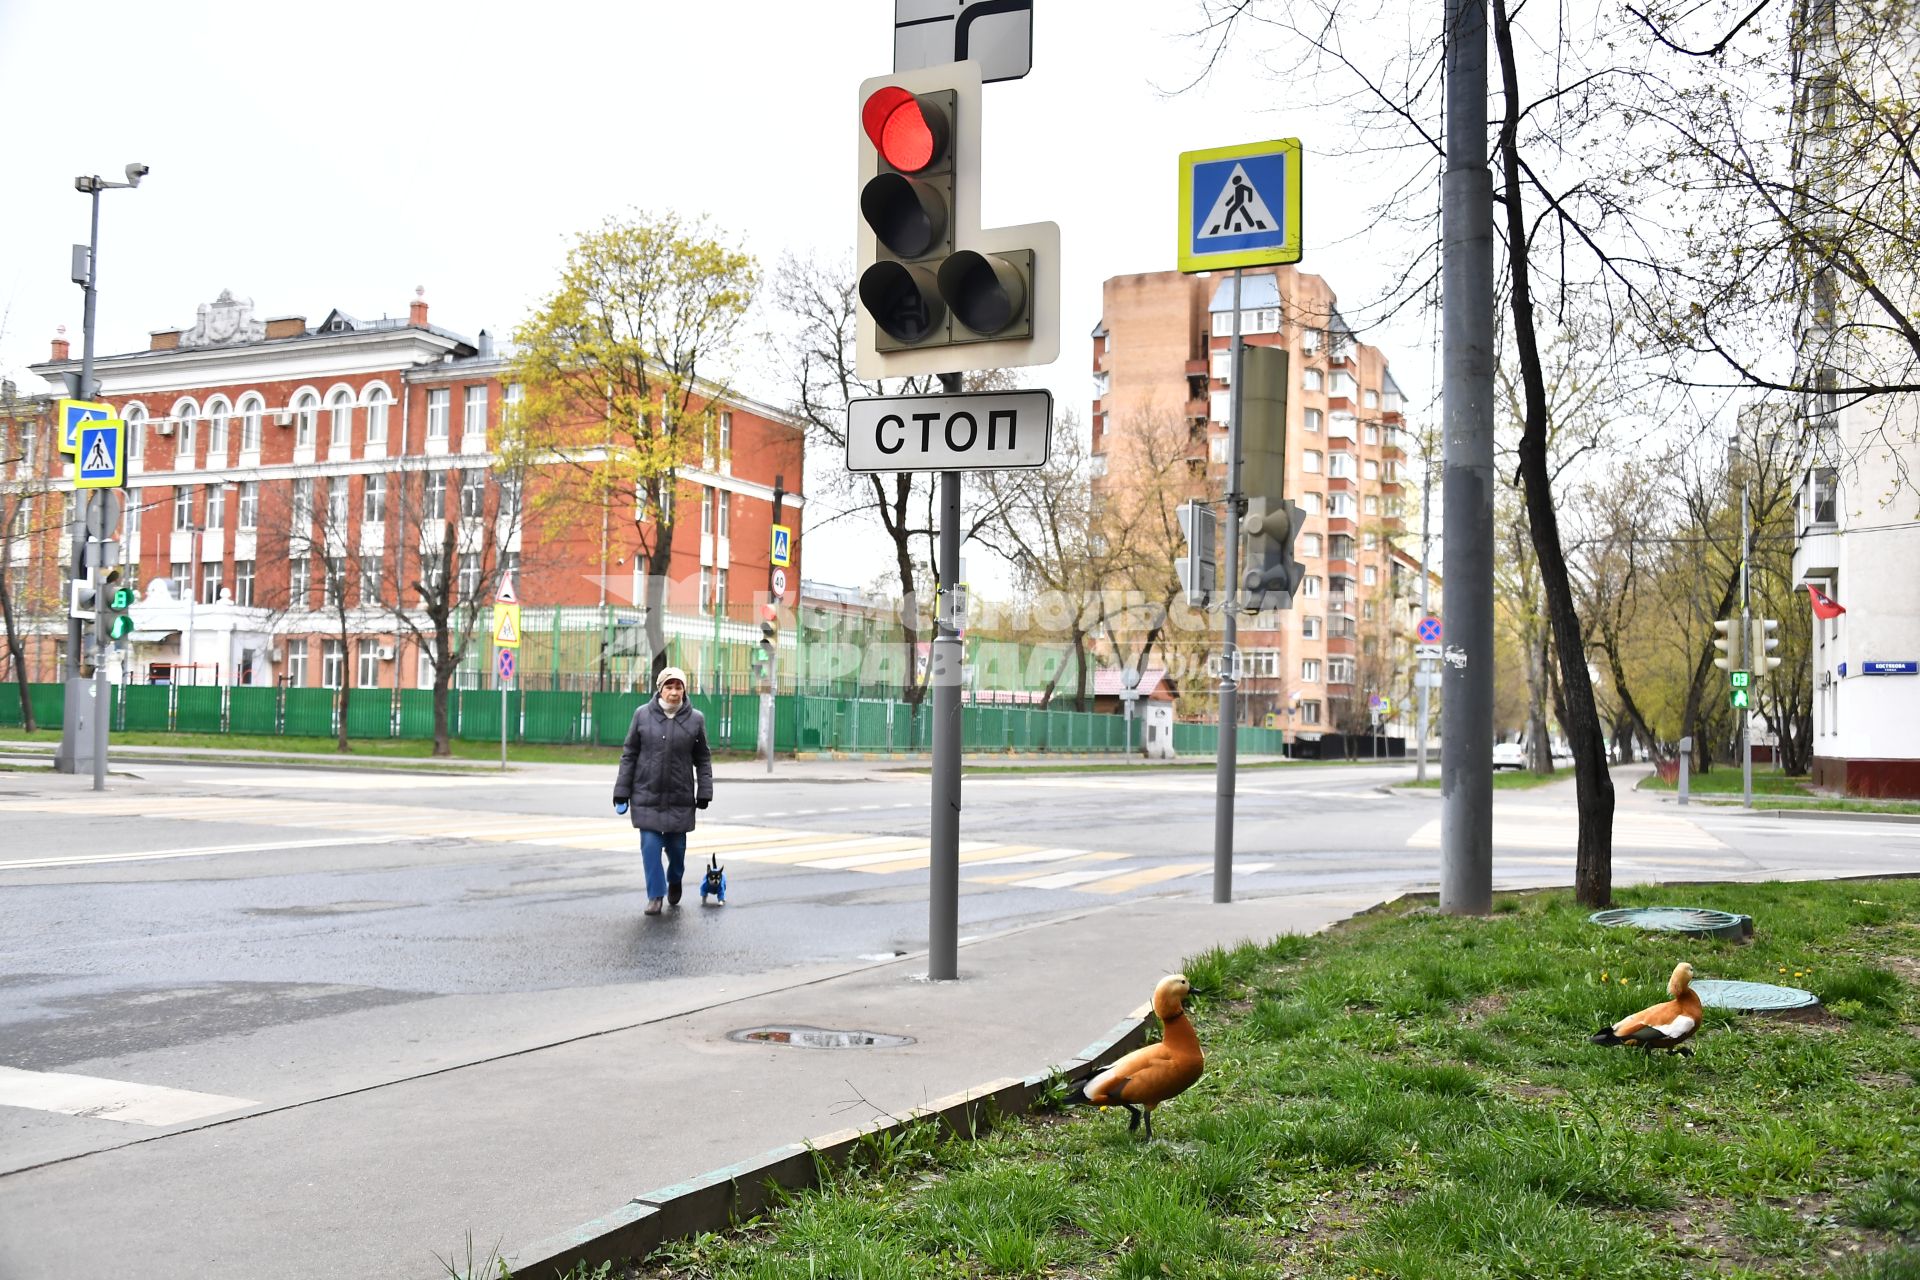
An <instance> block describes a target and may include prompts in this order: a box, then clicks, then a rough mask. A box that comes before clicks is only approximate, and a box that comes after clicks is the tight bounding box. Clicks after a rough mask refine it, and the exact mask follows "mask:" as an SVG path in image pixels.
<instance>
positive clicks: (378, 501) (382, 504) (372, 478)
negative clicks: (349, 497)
mask: <svg viewBox="0 0 1920 1280" xmlns="http://www.w3.org/2000/svg"><path fill="white" fill-rule="evenodd" d="M386 522H387V478H386V477H385V476H383V475H380V474H379V473H378V472H375V473H374V474H372V475H369V476H368V477H367V478H366V479H365V480H364V481H362V482H361V485H360V523H361V524H385V523H386Z"/></svg>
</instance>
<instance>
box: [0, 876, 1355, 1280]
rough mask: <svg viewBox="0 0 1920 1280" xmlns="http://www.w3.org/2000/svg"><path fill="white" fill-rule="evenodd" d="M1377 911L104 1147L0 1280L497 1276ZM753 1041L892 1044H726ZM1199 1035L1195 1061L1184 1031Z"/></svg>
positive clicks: (1285, 919) (765, 1000)
mask: <svg viewBox="0 0 1920 1280" xmlns="http://www.w3.org/2000/svg"><path fill="white" fill-rule="evenodd" d="M1377 900H1378V894H1377V893H1369V894H1365V895H1357V894H1322V895H1309V896H1291V897H1269V898H1250V899H1242V900H1241V901H1238V902H1234V903H1232V904H1228V905H1215V904H1213V903H1211V902H1209V901H1207V900H1206V899H1205V898H1204V897H1202V896H1192V897H1182V898H1157V899H1146V900H1139V901H1134V902H1128V903H1122V904H1118V905H1116V906H1113V907H1109V908H1104V909H1100V910H1095V911H1089V912H1085V913H1081V914H1077V915H1073V916H1069V917H1063V918H1058V919H1053V920H1049V921H1045V922H1040V923H1037V924H1033V925H1029V926H1025V927H1022V928H1019V929H1016V930H1012V931H1009V932H1005V933H1001V934H997V935H993V936H989V937H983V938H977V939H972V940H968V941H966V942H965V943H964V945H963V946H962V949H961V951H960V972H961V979H960V981H958V982H952V983H933V984H930V983H928V982H926V981H925V979H924V974H925V970H926V960H925V957H924V956H923V955H920V956H908V957H903V958H900V959H898V960H895V961H892V962H890V963H879V964H870V965H868V966H865V967H860V968H854V969H850V970H840V971H830V972H821V971H818V970H815V971H805V972H792V973H787V974H773V975H767V976H766V978H765V979H763V980H761V981H759V982H758V983H757V984H756V985H755V986H754V987H753V988H752V989H751V990H750V991H749V993H748V994H745V995H741V994H740V993H741V991H742V990H743V984H742V983H741V982H740V981H739V980H737V979H735V980H730V982H729V985H730V993H729V994H727V995H724V996H719V997H717V998H713V999H710V1000H709V1002H707V1003H704V1004H702V1003H698V1002H697V998H696V1000H694V1001H691V1002H690V1001H688V1000H687V999H686V997H685V995H684V992H677V993H673V994H669V993H667V992H664V991H663V992H662V993H661V998H662V1000H663V1001H666V1000H673V1001H675V1002H677V1003H679V1004H680V1005H681V1007H678V1008H672V1007H669V1008H661V1009H649V1008H647V1007H645V1002H644V1001H643V1003H642V1005H641V1006H640V1007H636V1008H634V1009H633V1010H632V1015H631V1017H630V1018H626V1019H624V1020H622V1021H620V1022H618V1023H610V1024H608V1025H607V1026H606V1027H604V1028H596V1029H592V1030H589V1031H587V1032H586V1033H584V1034H582V1035H580V1036H578V1037H576V1038H574V1039H570V1040H567V1041H564V1042H562V1043H558V1044H552V1045H545V1046H539V1047H534V1048H528V1049H523V1050H520V1051H517V1052H514V1053H512V1054H511V1055H510V1056H505V1057H495V1058H491V1059H487V1060H482V1061H470V1062H469V1063H468V1065H461V1066H455V1067H452V1068H450V1069H447V1070H444V1071H440V1072H438V1073H435V1074H432V1075H427V1076H421V1077H415V1078H412V1079H408V1080H402V1081H398V1082H395V1083H392V1084H383V1085H377V1086H375V1087H372V1088H367V1089H362V1090H359V1091H355V1092H351V1093H345V1094H340V1095H336V1096H331V1097H322V1098H318V1099H315V1100H311V1101H304V1102H298V1103H294V1104H290V1105H281V1106H279V1107H278V1108H277V1109H273V1110H267V1111H261V1112H255V1113H250V1114H245V1115H242V1116H240V1117H238V1118H235V1119H230V1120H225V1121H214V1122H210V1123H206V1124H202V1125H199V1126H197V1127H193V1126H188V1127H184V1128H182V1129H180V1130H175V1131H163V1132H162V1133H161V1134H159V1135H157V1136H152V1137H148V1136H147V1135H145V1134H138V1133H129V1134H128V1135H127V1139H128V1145H123V1146H119V1147H117V1148H113V1149H109V1150H102V1151H97V1152H94V1153H92V1154H88V1155H84V1156H79V1157H76V1158H73V1159H68V1160H64V1161H61V1162H58V1163H52V1164H46V1165H42V1166H40V1167H37V1168H30V1169H25V1170H22V1171H21V1172H18V1173H13V1174H10V1175H7V1176H5V1177H0V1206H3V1207H0V1276H6V1277H10V1278H11V1277H38V1278H52V1280H64V1278H66V1277H74V1278H76V1280H78V1278H80V1277H97V1276H101V1275H139V1276H141V1277H143V1278H144V1280H172V1278H175V1277H178V1278H179V1280H186V1278H187V1277H193V1278H194V1280H209V1278H216V1277H228V1276H231V1277H248V1278H249V1280H251V1277H255V1276H259V1275H266V1274H271V1275H273V1276H275V1277H276V1278H277V1280H304V1278H309V1277H310V1278H312V1280H338V1278H339V1277H341V1276H376V1275H377V1276H396V1277H422V1278H424V1277H428V1276H443V1277H444V1276H445V1274H446V1271H445V1268H444V1267H442V1266H441V1265H440V1263H439V1262H438V1261H437V1259H436V1255H437V1256H438V1257H444V1258H448V1259H450V1260H452V1259H457V1260H459V1261H460V1262H461V1264H462V1265H464V1261H465V1258H466V1249H467V1241H468V1239H469V1235H470V1236H471V1239H472V1241H473V1245H474V1248H475V1250H476V1254H477V1256H478V1257H480V1258H484V1257H485V1256H486V1255H487V1253H488V1251H489V1250H491V1249H494V1248H497V1249H498V1250H499V1252H500V1254H501V1255H503V1256H510V1255H512V1254H514V1253H515V1252H517V1251H519V1250H522V1249H525V1248H526V1247H527V1246H529V1245H531V1244H533V1243H534V1242H537V1241H543V1240H548V1239H550V1238H552V1237H553V1236H555V1235H556V1234H560V1233H565V1232H567V1231H569V1230H571V1229H573V1228H575V1227H577V1226H578V1225H579V1224H581V1223H584V1222H586V1221H588V1220H589V1219H594V1218H598V1217H601V1216H603V1215H607V1214H610V1213H613V1212H614V1211H616V1210H618V1209H619V1208H620V1207H621V1206H622V1205H624V1204H625V1203H626V1202H627V1201H628V1200H629V1199H631V1198H633V1197H635V1196H638V1195H641V1194H642V1193H644V1192H647V1191H650V1190H652V1189H654V1188H658V1187H662V1186H665V1185H667V1184H670V1183H675V1182H680V1181H683V1180H686V1179H691V1178H696V1177H698V1176H699V1175H701V1174H703V1173H705V1172H707V1171H709V1170H713V1169H718V1168H721V1167H723V1166H727V1165H730V1164H733V1163H735V1162H737V1161H741V1160H745V1159H748V1158H750V1157H753V1156H755V1155H757V1154H759V1153H762V1152H765V1151H767V1150H768V1149H769V1148H773V1147H777V1146H781V1145H783V1144H787V1143H793V1142H803V1141H806V1140H808V1139H809V1138H814V1137H818V1136H820V1135H823V1134H827V1133H830V1132H833V1131H836V1130H843V1129H845V1128H847V1127H849V1126H853V1125H859V1124H865V1123H868V1122H871V1121H873V1120H876V1119H879V1118H882V1117H883V1116H889V1115H891V1116H898V1115H901V1114H903V1113H904V1112H906V1111H907V1110H909V1109H911V1108H913V1107H916V1106H919V1105H922V1104H925V1103H927V1102H929V1101H930V1100H933V1099H935V1098H940V1097H943V1096H945V1095H949V1094H953V1093H956V1092H958V1091H961V1090H964V1089H968V1088H971V1087H974V1086H977V1085H980V1084H984V1083H986V1082H988V1081H994V1080H999V1079H1004V1078H1006V1077H1009V1076H1013V1077H1020V1076H1025V1075H1028V1074H1031V1073H1034V1072H1037V1071H1041V1070H1043V1069H1045V1068H1047V1067H1049V1066H1051V1065H1055V1064H1059V1063H1064V1062H1066V1061H1067V1060H1069V1059H1071V1058H1073V1057H1074V1056H1075V1055H1076V1054H1077V1053H1078V1052H1079V1051H1080V1050H1081V1049H1082V1048H1083V1047H1084V1046H1086V1045H1087V1044H1088V1043H1089V1042H1090V1041H1092V1040H1094V1039H1096V1038H1097V1037H1099V1036H1101V1035H1102V1034H1103V1033H1105V1032H1108V1031H1109V1030H1110V1029H1111V1028H1112V1027H1113V1026H1114V1024H1115V1023H1116V1022H1117V1021H1119V1020H1120V1019H1123V1018H1125V1017H1126V1016H1127V1015H1128V1014H1129V1013H1131V1012H1132V1011H1133V1010H1135V1009H1136V1008H1138V1007H1139V1006H1140V1005H1141V1004H1142V1003H1143V1002H1145V1000H1146V999H1147V997H1148V996H1149V994H1150V993H1151V991H1152V987H1153V984H1154V982H1155V981H1156V980H1157V979H1158V978H1159V977H1160V975H1161V974H1163V973H1167V972H1171V971H1173V970H1174V969H1176V968H1178V967H1179V966H1180V965H1181V963H1182V962H1183V960H1184V959H1185V958H1186V957H1187V956H1190V955H1192V954H1194V953H1196V952H1199V951H1202V950H1205V949H1206V948H1208V947H1211V946H1214V945H1216V944H1232V943H1234V942H1237V941H1239V940H1241V939H1246V938H1253V939H1261V940H1264V939H1267V938H1271V937H1273V936H1274V935H1276V934H1280V933H1286V932H1311V931H1316V930H1319V929H1322V928H1325V927H1327V926H1328V925H1330V924H1333V923H1335V922H1337V921H1339V920H1341V919H1344V918H1345V917H1347V916H1349V915H1351V914H1352V913H1354V912H1356V911H1359V910H1363V909H1365V908H1366V907H1368V906H1371V905H1372V904H1373V903H1374V902H1375V901H1377ZM637 990H638V991H641V992H644V991H645V990H647V989H646V988H639V989H637ZM766 1024H794V1025H803V1026H812V1027H819V1028H829V1029H837V1030H859V1031H870V1032H886V1033H892V1034H896V1035H904V1036H911V1037H912V1038H913V1041H914V1043H912V1044H910V1045H906V1046H903V1047H896V1048H887V1049H878V1048H869V1049H843V1050H817V1049H801V1048H793V1047H787V1046H779V1045H770V1044H759V1043H741V1042H738V1041H734V1040H731V1039H729V1038H728V1033H729V1032H731V1031H736V1030H741V1029H745V1028H753V1027H758V1026H763V1025H766ZM1198 1030H1199V1032H1200V1036H1201V1039H1202V1041H1203V1042H1204V1041H1205V1039H1206V1035H1207V1026H1206V1022H1205V1020H1204V1016H1203V1017H1202V1019H1201V1020H1200V1022H1199V1025H1198ZM346 1031H347V1029H346V1028H343V1033H346ZM1178 1106H1179V1104H1178V1103H1175V1104H1173V1107H1174V1108H1175V1109H1177V1108H1178ZM142 1138H145V1139H146V1140H144V1141H142V1140H140V1139H142Z"/></svg>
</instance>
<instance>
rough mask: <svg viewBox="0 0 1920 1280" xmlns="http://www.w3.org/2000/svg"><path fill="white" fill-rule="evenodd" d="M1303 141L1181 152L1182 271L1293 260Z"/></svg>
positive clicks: (1296, 245)
mask: <svg viewBox="0 0 1920 1280" xmlns="http://www.w3.org/2000/svg"><path fill="white" fill-rule="evenodd" d="M1300 208H1301V202H1300V139H1298V138H1281V139H1279V140H1277V141H1273V142H1249V143H1242V144H1241V145H1239V146H1233V147H1212V148H1209V149H1207V150H1204V151H1183V152H1181V154H1180V216H1179V223H1178V225H1179V228H1180V248H1179V260H1180V270H1182V271H1184V272H1187V273H1189V274H1192V273H1193V272H1196V271H1220V270H1231V269H1233V268H1235V267H1267V266H1275V265H1277V264H1280V263H1286V262H1298V261H1300V255H1301V236H1300Z"/></svg>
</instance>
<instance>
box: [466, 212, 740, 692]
mask: <svg viewBox="0 0 1920 1280" xmlns="http://www.w3.org/2000/svg"><path fill="white" fill-rule="evenodd" d="M759 280H760V275H759V268H758V267H757V265H756V264H755V262H754V259H753V258H752V257H751V256H749V255H748V254H747V253H746V252H744V251H743V250H741V249H739V248H736V247H734V246H733V245H731V244H730V243H728V242H727V241H726V240H725V238H724V237H723V236H722V235H721V234H720V233H718V232H716V231H715V230H714V229H712V228H711V227H710V226H709V224H708V223H707V221H706V220H705V219H704V218H701V219H694V220H688V219H683V218H681V217H679V216H677V215H674V214H657V213H647V212H639V211H637V212H634V213H632V214H629V215H626V216H624V217H610V218H608V219H607V220H606V221H605V222H603V223H602V224H601V225H600V226H599V227H597V228H595V229H593V230H591V231H584V232H581V233H580V234H579V235H578V236H576V237H575V238H574V242H573V244H572V245H571V246H570V247H569V248H568V250H567V260H566V266H565V267H564V268H563V269H562V271H561V274H560V282H559V284H558V286H557V287H556V288H555V289H554V291H553V292H552V293H551V294H549V295H548V296H547V297H546V299H545V300H544V301H542V302H541V304H540V305H539V307H538V308H536V309H535V311H534V313H533V315H531V316H529V317H528V318H527V320H526V321H525V322H524V323H522V324H521V325H520V326H519V327H518V328H517V329H515V330H514V335H513V337H514V344H515V349H516V350H515V356H514V360H513V371H512V375H511V376H512V377H513V379H514V380H515V381H517V382H519V383H520V385H521V387H522V388H523V389H524V390H523V393H522V395H523V398H522V400H521V403H520V406H519V408H518V410H517V411H516V412H514V413H512V414H510V415H508V416H507V420H506V421H505V422H504V423H503V424H502V430H501V435H502V447H501V450H500V454H501V460H502V462H503V463H504V464H506V465H507V466H509V467H513V468H519V469H523V470H527V471H529V472H535V471H537V472H540V473H541V474H540V478H539V479H538V480H536V481H533V482H530V483H529V485H528V487H527V494H526V501H527V504H528V510H529V511H531V512H539V513H542V514H545V515H547V516H548V517H549V518H548V519H547V520H546V521H545V524H546V527H547V529H548V531H549V535H550V536H555V535H565V534H576V535H577V533H578V531H579V527H580V522H582V521H587V520H591V519H593V518H595V517H597V518H598V519H599V521H600V526H601V530H602V537H601V542H600V574H601V577H602V580H603V581H604V580H606V579H607V577H608V565H609V556H610V544H611V532H610V530H611V525H612V522H613V521H614V520H615V519H623V520H630V522H631V524H632V527H633V534H634V538H635V540H636V542H637V544H638V549H639V556H640V561H641V563H642V564H643V566H644V568H645V586H644V588H643V592H642V596H643V600H642V603H644V606H645V615H646V633H647V641H648V646H649V648H650V649H651V651H652V654H653V670H654V673H655V674H656V675H657V674H658V673H659V671H660V670H661V669H662V668H664V667H665V665H666V661H667V659H666V608H667V576H668V572H669V569H670V567H671V564H672V557H673V530H674V524H675V520H676V507H677V504H676V503H675V502H674V496H675V493H676V490H677V488H678V485H679V479H678V477H679V472H680V469H681V468H682V467H684V466H687V465H689V464H692V463H697V462H699V461H700V460H701V459H702V458H712V457H715V456H716V455H717V452H718V434H719V432H718V425H719V414H720V410H721V408H722V401H723V399H724V397H725V396H726V394H727V386H726V381H725V379H726V377H727V374H728V365H729V363H730V358H731V357H732V355H733V354H734V344H735V341H736V340H737V338H738V337H739V335H740V329H741V325H742V323H743V322H744V320H745V318H746V315H747V312H748V309H749V307H750V306H751V305H752V302H753V297H754V291H755V289H756V287H757V286H758V284H759ZM649 683H651V682H649Z"/></svg>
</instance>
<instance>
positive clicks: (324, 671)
mask: <svg viewBox="0 0 1920 1280" xmlns="http://www.w3.org/2000/svg"><path fill="white" fill-rule="evenodd" d="M346 677H347V651H346V646H345V645H343V644H342V643H341V642H340V641H338V640H322V641H321V642H320V687H321V688H322V689H338V688H339V687H340V683H341V681H343V680H345V679H346Z"/></svg>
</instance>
